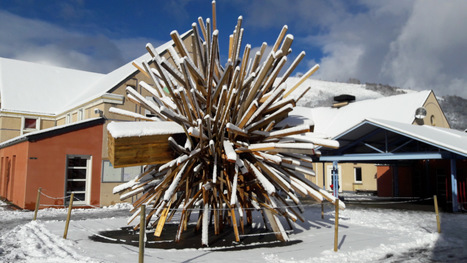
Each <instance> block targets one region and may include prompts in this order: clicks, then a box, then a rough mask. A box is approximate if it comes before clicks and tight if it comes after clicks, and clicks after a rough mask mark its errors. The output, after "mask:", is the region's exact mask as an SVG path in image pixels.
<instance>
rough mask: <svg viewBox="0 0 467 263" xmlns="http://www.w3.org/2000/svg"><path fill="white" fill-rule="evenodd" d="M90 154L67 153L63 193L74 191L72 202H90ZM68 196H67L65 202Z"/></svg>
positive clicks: (77, 203)
mask: <svg viewBox="0 0 467 263" xmlns="http://www.w3.org/2000/svg"><path fill="white" fill-rule="evenodd" d="M90 174H91V156H86V155H68V156H67V175H66V184H65V195H66V196H69V195H71V193H74V200H73V204H76V205H85V204H90V190H91V189H90V188H91V187H90V181H91V178H90V177H91V176H90ZM68 202H69V198H67V203H68Z"/></svg>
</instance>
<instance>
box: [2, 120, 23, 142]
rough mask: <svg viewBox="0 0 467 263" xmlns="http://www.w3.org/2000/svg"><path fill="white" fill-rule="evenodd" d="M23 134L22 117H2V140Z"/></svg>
mask: <svg viewBox="0 0 467 263" xmlns="http://www.w3.org/2000/svg"><path fill="white" fill-rule="evenodd" d="M20 135H21V117H19V116H18V117H7V116H2V117H0V142H4V141H7V140H9V139H13V138H15V137H17V136H20Z"/></svg>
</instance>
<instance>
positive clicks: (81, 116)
mask: <svg viewBox="0 0 467 263" xmlns="http://www.w3.org/2000/svg"><path fill="white" fill-rule="evenodd" d="M81 120H84V109H79V110H78V121H81Z"/></svg>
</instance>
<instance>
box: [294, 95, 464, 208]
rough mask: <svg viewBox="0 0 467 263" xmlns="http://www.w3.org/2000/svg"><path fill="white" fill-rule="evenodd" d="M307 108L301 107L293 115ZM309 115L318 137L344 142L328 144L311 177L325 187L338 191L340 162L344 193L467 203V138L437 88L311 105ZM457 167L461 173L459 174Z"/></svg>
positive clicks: (454, 203) (341, 186)
mask: <svg viewBox="0 0 467 263" xmlns="http://www.w3.org/2000/svg"><path fill="white" fill-rule="evenodd" d="M303 111H304V110H303V109H297V111H293V112H292V113H291V116H294V114H298V115H300V114H303ZM307 114H308V116H309V118H311V119H312V120H313V123H314V132H315V136H316V135H320V136H323V137H328V138H332V139H335V140H338V141H339V143H340V147H339V149H332V150H329V149H324V148H322V149H321V151H322V156H321V157H320V159H319V161H320V162H317V163H315V166H314V168H315V172H316V177H314V178H310V179H311V180H312V181H314V182H315V183H317V184H318V185H320V186H322V187H323V188H325V189H327V190H329V191H332V190H333V189H332V188H333V187H334V185H333V182H332V179H333V176H332V170H333V168H334V166H335V168H337V173H338V185H339V191H340V192H342V191H370V192H377V193H378V195H379V196H387V197H394V196H395V197H409V196H410V197H413V196H419V197H427V196H428V197H429V196H432V195H433V194H437V195H438V198H439V200H440V201H441V203H442V204H443V205H445V206H446V207H447V209H451V208H452V209H453V210H456V209H458V204H457V203H462V204H463V205H467V203H466V200H467V196H466V192H465V184H466V182H467V181H466V176H465V170H466V168H467V160H466V153H467V146H466V145H465V143H464V142H465V141H466V140H467V137H466V134H465V133H462V132H460V131H456V130H452V129H449V123H448V121H447V119H446V117H445V115H444V113H443V111H442V109H441V107H440V105H439V103H438V101H437V99H436V97H435V95H434V93H433V91H419V92H410V93H407V94H402V95H395V96H390V97H382V98H376V99H368V100H363V101H357V102H349V103H344V104H342V103H340V105H339V106H338V107H336V106H335V105H334V106H332V105H330V106H329V107H316V108H310V109H307ZM371 120H378V121H377V122H375V121H371ZM381 123H384V125H383V124H381ZM364 124H365V125H364ZM368 126H372V127H374V126H376V128H374V129H371V130H370V129H369V128H368ZM394 127H396V128H394ZM424 134H428V135H427V136H428V137H426V136H424ZM434 134H436V135H434ZM448 138H450V140H449V141H448V142H446V139H448ZM440 152H443V154H441V153H440ZM333 162H337V163H333ZM422 171H424V172H422ZM456 171H460V173H458V175H459V176H457V174H456V175H454V174H453V172H454V173H455V172H456ZM452 182H454V184H452ZM452 185H457V186H452ZM453 196H454V198H453Z"/></svg>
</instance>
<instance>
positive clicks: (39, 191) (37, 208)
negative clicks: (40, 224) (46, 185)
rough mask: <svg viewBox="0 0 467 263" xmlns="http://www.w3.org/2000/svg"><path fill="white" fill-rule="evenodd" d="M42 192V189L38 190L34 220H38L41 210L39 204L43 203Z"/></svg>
mask: <svg viewBox="0 0 467 263" xmlns="http://www.w3.org/2000/svg"><path fill="white" fill-rule="evenodd" d="M41 192H42V188H41V187H39V189H37V198H36V209H34V218H33V219H32V220H36V218H37V211H38V210H39V203H40V201H41Z"/></svg>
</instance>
